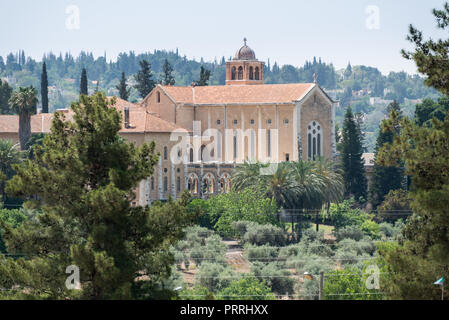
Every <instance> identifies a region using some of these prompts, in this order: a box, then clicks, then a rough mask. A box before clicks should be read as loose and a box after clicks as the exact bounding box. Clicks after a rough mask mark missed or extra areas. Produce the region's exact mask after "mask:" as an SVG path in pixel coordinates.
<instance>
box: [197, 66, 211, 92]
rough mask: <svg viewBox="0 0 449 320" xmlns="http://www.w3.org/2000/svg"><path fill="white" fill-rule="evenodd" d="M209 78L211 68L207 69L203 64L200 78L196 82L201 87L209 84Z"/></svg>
mask: <svg viewBox="0 0 449 320" xmlns="http://www.w3.org/2000/svg"><path fill="white" fill-rule="evenodd" d="M209 78H210V70H207V69H205V68H204V67H203V66H201V70H200V80H199V81H197V82H196V85H197V86H200V87H201V86H207V85H209V84H208V82H209Z"/></svg>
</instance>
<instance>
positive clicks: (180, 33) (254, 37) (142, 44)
mask: <svg viewBox="0 0 449 320" xmlns="http://www.w3.org/2000/svg"><path fill="white" fill-rule="evenodd" d="M443 4H444V1H443V0H425V1H424V0H383V1H381V0H377V1H374V0H370V1H365V0H308V1H304V0H290V1H285V0H276V1H273V0H270V1H265V0H258V1H250V0H246V1H243V0H238V1H234V0H226V1H215V0H208V1H206V0H183V1H169V0H165V1H164V0H160V1H144V0H71V1H66V0H39V1H36V0H13V1H11V0H9V1H7V0H0V55H2V56H3V57H5V56H6V55H7V54H8V53H9V52H11V51H17V50H19V49H24V50H25V53H26V54H27V55H31V56H32V57H34V58H36V59H37V60H41V57H42V55H43V53H45V52H48V51H53V52H55V53H59V52H66V51H70V52H71V53H73V54H78V53H79V52H80V51H81V50H86V51H92V52H93V53H94V55H95V56H98V55H103V54H104V52H105V51H106V52H107V56H108V59H113V60H115V58H116V56H117V54H118V53H119V52H122V51H129V50H134V51H135V52H137V53H140V52H145V51H152V50H154V49H167V50H171V49H176V48H179V52H180V54H182V55H184V54H185V55H187V57H189V58H193V57H195V58H196V59H199V58H200V57H203V58H204V59H205V60H206V61H211V60H213V59H214V58H215V57H216V58H217V59H219V58H220V57H221V56H225V57H229V56H231V55H234V53H235V51H236V50H237V49H238V48H239V47H240V46H241V45H242V43H243V40H242V39H243V37H247V38H248V45H249V46H250V47H251V48H253V49H254V51H255V52H256V56H257V58H258V59H259V60H264V61H267V59H268V58H270V60H271V63H273V62H274V61H277V62H278V63H279V64H281V65H282V64H287V63H288V64H293V65H295V66H301V65H303V64H304V62H305V61H306V60H311V59H312V58H313V56H317V57H321V58H322V59H323V60H324V61H326V62H332V63H334V65H335V67H336V68H342V67H345V66H346V65H347V63H348V61H351V64H352V65H357V64H364V65H369V66H374V67H377V68H379V69H380V70H381V71H382V72H383V73H386V72H388V71H400V70H405V71H407V72H410V73H414V72H416V69H415V67H414V64H413V63H412V62H409V61H407V60H405V59H403V58H402V57H401V55H400V50H401V49H402V48H410V45H409V43H408V42H407V41H406V40H405V37H406V35H407V31H408V25H409V24H410V23H413V24H414V25H415V26H417V27H418V28H419V29H421V30H424V32H425V36H432V37H438V36H445V37H447V34H446V35H445V34H442V33H441V31H438V30H437V29H436V27H435V20H434V18H433V16H432V15H431V10H432V8H442V6H443ZM73 6H75V7H73ZM78 10H79V19H77V14H76V13H77V11H78ZM77 21H79V25H78V23H77Z"/></svg>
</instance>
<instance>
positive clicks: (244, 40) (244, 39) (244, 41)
mask: <svg viewBox="0 0 449 320" xmlns="http://www.w3.org/2000/svg"><path fill="white" fill-rule="evenodd" d="M246 41H247V39H246V37H245V38H243V44H244V45H245V46H246Z"/></svg>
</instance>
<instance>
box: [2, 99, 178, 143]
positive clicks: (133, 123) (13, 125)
mask: <svg viewBox="0 0 449 320" xmlns="http://www.w3.org/2000/svg"><path fill="white" fill-rule="evenodd" d="M116 99H117V101H116V103H115V105H114V107H115V108H116V109H117V110H118V111H121V112H122V117H123V113H124V109H125V107H128V108H129V117H130V119H129V120H130V127H128V128H125V126H124V123H123V124H122V129H121V130H120V132H122V133H144V132H172V131H173V130H175V129H179V128H180V129H182V128H181V127H179V126H177V125H175V124H174V123H171V122H168V121H166V120H163V119H161V118H158V117H157V116H155V115H152V114H149V113H148V112H147V111H146V109H145V108H144V107H142V106H140V105H136V104H133V103H130V102H128V101H125V100H122V99H120V98H116ZM58 112H64V113H65V116H66V119H67V120H72V117H73V111H72V110H67V109H66V110H58ZM52 119H53V114H52V113H41V114H36V115H32V116H31V132H32V133H41V132H43V133H49V132H50V128H51V121H52ZM123 121H124V120H123ZM18 132H19V116H17V115H0V134H1V133H18Z"/></svg>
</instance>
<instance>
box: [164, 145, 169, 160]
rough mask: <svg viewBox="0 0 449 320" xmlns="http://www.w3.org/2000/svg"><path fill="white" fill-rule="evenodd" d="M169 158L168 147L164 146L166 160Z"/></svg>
mask: <svg viewBox="0 0 449 320" xmlns="http://www.w3.org/2000/svg"><path fill="white" fill-rule="evenodd" d="M167 158H168V150H167V147H164V160H167Z"/></svg>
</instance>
